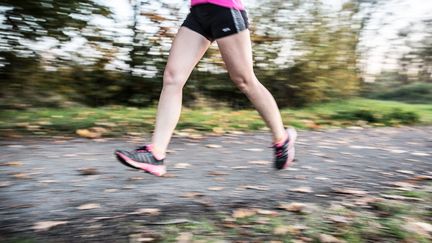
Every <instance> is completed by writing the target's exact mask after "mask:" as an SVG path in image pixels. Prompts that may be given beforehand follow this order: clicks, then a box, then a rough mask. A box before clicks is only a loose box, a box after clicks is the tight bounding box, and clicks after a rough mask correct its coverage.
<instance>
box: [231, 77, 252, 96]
mask: <svg viewBox="0 0 432 243" xmlns="http://www.w3.org/2000/svg"><path fill="white" fill-rule="evenodd" d="M231 80H232V81H233V82H234V83H235V85H236V86H237V87H238V88H239V89H240V91H241V92H242V93H248V92H250V90H252V89H253V88H254V87H256V85H257V80H256V78H255V76H254V75H231Z"/></svg>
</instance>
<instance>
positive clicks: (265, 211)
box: [256, 209, 279, 216]
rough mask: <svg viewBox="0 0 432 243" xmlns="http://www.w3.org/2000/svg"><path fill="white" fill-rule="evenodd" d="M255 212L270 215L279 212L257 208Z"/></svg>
mask: <svg viewBox="0 0 432 243" xmlns="http://www.w3.org/2000/svg"><path fill="white" fill-rule="evenodd" d="M256 212H257V213H258V214H261V215H271V216H276V215H278V214H279V213H278V212H276V211H272V210H266V209H258V210H257V211H256Z"/></svg>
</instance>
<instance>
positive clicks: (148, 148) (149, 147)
mask: <svg viewBox="0 0 432 243" xmlns="http://www.w3.org/2000/svg"><path fill="white" fill-rule="evenodd" d="M146 148H147V151H149V152H150V153H151V154H152V155H153V156H154V157H155V158H156V159H157V160H162V159H164V157H162V156H158V155H156V154H155V153H153V150H154V146H153V144H148V145H146Z"/></svg>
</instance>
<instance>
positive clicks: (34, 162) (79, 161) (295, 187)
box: [0, 127, 432, 242]
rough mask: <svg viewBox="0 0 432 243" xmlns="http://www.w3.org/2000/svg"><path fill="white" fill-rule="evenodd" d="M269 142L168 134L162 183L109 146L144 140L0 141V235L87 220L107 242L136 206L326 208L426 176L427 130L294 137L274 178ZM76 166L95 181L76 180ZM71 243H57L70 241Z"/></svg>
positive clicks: (431, 167) (430, 146) (75, 229)
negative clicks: (290, 153)
mask: <svg viewBox="0 0 432 243" xmlns="http://www.w3.org/2000/svg"><path fill="white" fill-rule="evenodd" d="M269 141H270V136H269V134H268V133H256V134H240V135H233V134H230V135H224V136H222V137H207V138H204V139H201V140H192V139H187V138H178V137H176V138H174V139H173V142H172V144H171V147H170V153H169V157H168V160H167V163H168V166H169V175H168V176H167V177H165V178H157V177H155V176H152V175H149V174H145V173H141V172H137V171H133V170H131V169H128V168H127V167H124V166H122V165H121V164H120V163H118V162H117V161H116V160H115V158H114V156H113V151H114V150H115V148H133V147H135V146H136V145H138V144H139V143H142V142H145V140H137V139H134V140H126V139H107V140H101V141H91V140H84V139H73V140H66V141H59V140H37V139H31V138H29V139H24V140H19V141H13V142H11V141H2V142H0V150H1V155H0V156H1V157H0V163H1V165H2V166H0V225H1V226H0V233H1V234H4V235H9V236H10V235H22V234H24V235H25V234H30V233H31V232H33V230H32V229H31V228H32V227H33V226H34V224H35V223H36V222H40V221H47V220H56V221H68V222H70V223H69V224H68V225H69V227H67V228H63V229H62V230H64V229H68V232H69V233H70V234H71V235H75V236H76V234H79V232H81V230H82V228H85V227H89V225H91V222H94V220H95V219H96V220H101V219H103V218H99V217H107V219H109V221H108V222H109V223H107V224H106V225H105V227H103V228H102V229H103V230H100V231H98V232H99V234H104V232H105V233H106V235H105V236H103V235H99V236H98V238H99V239H101V238H106V239H113V238H112V236H113V234H114V233H113V232H117V233H118V232H119V231H120V233H118V234H117V236H118V237H120V236H119V235H121V234H122V233H121V229H120V228H119V227H118V224H119V222H127V221H128V220H129V216H130V217H134V214H130V213H133V212H134V211H136V210H139V209H141V208H158V209H161V212H162V215H161V216H160V217H158V219H161V218H175V217H177V218H178V217H183V216H187V215H191V214H195V215H196V214H200V213H206V214H212V213H215V212H217V211H220V210H222V211H227V210H231V209H232V208H236V207H240V206H244V205H248V206H251V207H262V208H273V207H275V205H276V204H277V203H278V202H281V201H284V202H290V201H299V202H313V203H317V204H326V203H330V202H331V201H340V200H343V199H344V198H345V197H347V195H344V194H340V193H337V192H336V191H337V190H339V189H346V188H355V189H359V190H363V191H366V192H368V193H369V194H372V195H373V194H380V193H381V192H383V191H386V190H389V188H390V186H389V185H390V184H391V183H393V182H398V181H403V180H405V179H409V178H413V177H415V176H418V175H429V176H430V175H432V128H431V127H414V128H410V127H404V128H370V129H338V130H329V131H324V132H310V131H302V132H300V133H299V139H298V144H297V161H296V163H295V165H294V166H293V167H292V168H290V169H289V170H286V171H281V172H275V171H274V170H273V168H272V166H271V162H270V161H271V159H272V158H271V156H272V151H271V149H270V148H268V147H269ZM209 145H210V146H209ZM82 168H91V169H90V170H88V171H84V174H85V173H89V174H94V175H83V172H80V171H79V169H82ZM348 196H349V195H348ZM86 204H90V205H86ZM82 205H86V206H88V207H89V208H90V209H87V210H85V209H84V210H83V209H80V208H79V207H80V206H82ZM92 220H93V221H92ZM143 220H147V219H145V218H144V219H143ZM148 220H152V218H149V219H148ZM61 227H62V226H59V228H60V229H61ZM50 232H51V233H50V234H54V235H55V234H56V232H57V234H60V233H59V230H57V231H56V230H54V231H50ZM63 232H64V231H63ZM108 232H109V233H108ZM110 236H111V237H110ZM76 237H78V236H76ZM0 239H1V237H0ZM74 239H75V238H73V237H72V238H70V239H64V241H72V242H73V241H75V240H76V241H79V240H77V239H78V238H76V239H75V240H74ZM115 239H122V238H121V237H120V238H115ZM126 239H127V238H126Z"/></svg>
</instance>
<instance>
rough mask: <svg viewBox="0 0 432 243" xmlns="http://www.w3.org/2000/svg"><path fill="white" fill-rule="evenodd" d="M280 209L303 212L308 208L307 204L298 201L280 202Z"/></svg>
mask: <svg viewBox="0 0 432 243" xmlns="http://www.w3.org/2000/svg"><path fill="white" fill-rule="evenodd" d="M277 208H279V209H284V210H286V211H290V212H297V213H299V212H303V211H304V209H305V208H306V204H304V203H297V202H293V203H280V204H279V206H278V207H277Z"/></svg>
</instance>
